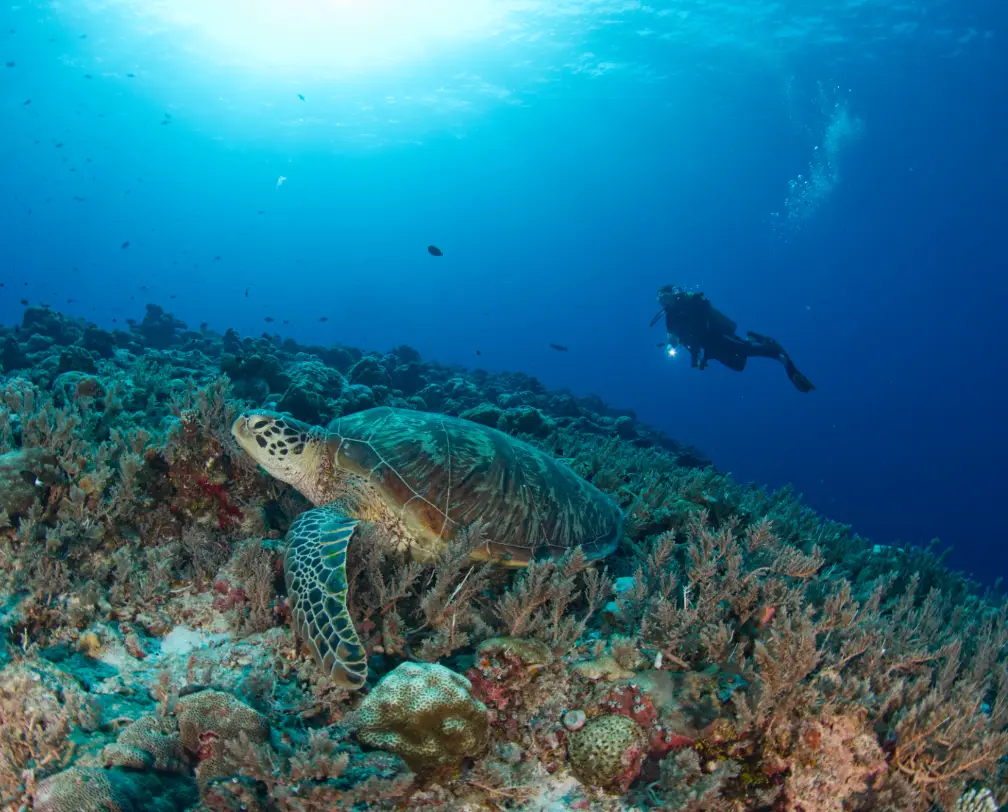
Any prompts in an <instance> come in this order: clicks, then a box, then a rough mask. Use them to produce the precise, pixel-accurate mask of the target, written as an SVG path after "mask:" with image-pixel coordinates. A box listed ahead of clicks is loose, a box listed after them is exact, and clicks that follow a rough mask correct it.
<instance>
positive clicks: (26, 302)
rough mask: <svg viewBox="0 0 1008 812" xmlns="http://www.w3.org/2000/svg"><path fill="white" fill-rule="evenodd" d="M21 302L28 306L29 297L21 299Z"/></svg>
mask: <svg viewBox="0 0 1008 812" xmlns="http://www.w3.org/2000/svg"><path fill="white" fill-rule="evenodd" d="M21 304H23V305H24V306H25V307H28V300H27V299H22V300H21Z"/></svg>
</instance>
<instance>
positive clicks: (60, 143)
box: [56, 141, 63, 149]
mask: <svg viewBox="0 0 1008 812" xmlns="http://www.w3.org/2000/svg"><path fill="white" fill-rule="evenodd" d="M62 146H63V142H62V141H60V142H59V143H58V144H57V145H56V149H59V148H60V147H62Z"/></svg>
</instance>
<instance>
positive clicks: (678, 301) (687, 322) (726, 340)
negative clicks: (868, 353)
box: [651, 285, 815, 392]
mask: <svg viewBox="0 0 1008 812" xmlns="http://www.w3.org/2000/svg"><path fill="white" fill-rule="evenodd" d="M658 302H659V303H660V304H661V306H662V310H661V312H660V313H659V314H658V315H657V316H655V318H654V320H652V322H651V324H652V325H654V324H655V323H657V321H658V319H660V318H661V317H662V315H664V316H665V330H666V332H667V334H668V344H669V346H670V347H673V348H674V347H677V346H679V345H680V344H681V345H682V346H684V347H685V348H686V349H688V350H689V352H690V357H691V359H692V364H693V366H694V367H695V368H697V369H703V368H704V367H706V366H707V364H708V362H709V361H711V360H714V361H720V362H721V363H722V364H724V365H725V366H726V367H728V368H729V369H733V370H735V371H736V372H741V371H742V370H743V369H745V365H746V361H747V360H748V359H750V358H753V357H759V358H775V359H777V360H778V361H780V362H781V363H782V364H783V365H784V369H785V370H786V371H787V376H788V379H789V380H790V381H791V383H793V384H794V385H795V388H796V389H797V390H798V391H799V392H810V391H812V390H813V389H815V387H814V386H813V385H812V382H811V381H810V380H809V379H808V378H806V377H805V376H804V375H802V373H801V372H799V371H798V367H796V366H795V365H794V362H793V361H792V360H791V356H789V355H788V354H787V352H786V351H785V350H784V348H783V347H782V346H781V345H780V344H778V343H777V342H776V341H774V339H772V338H769V337H768V336H763V335H760V334H759V333H753V332H748V333H746V338H740V337H739V336H737V335H735V330H736V328H737V326H738V325H736V324H735V322H734V321H732V320H731V319H730V318H728V317H727V316H726V315H725V314H724V313H722V312H721V311H720V310H718V309H717V308H715V307H714V305H712V304H711V302H710V300H709V299H708V298H707V297H706V296H704V295H703V294H702V293H700V292H687V291H684V290H682V289H681V288H678V287H675V286H674V285H666V286H664V287H662V288H659V289H658Z"/></svg>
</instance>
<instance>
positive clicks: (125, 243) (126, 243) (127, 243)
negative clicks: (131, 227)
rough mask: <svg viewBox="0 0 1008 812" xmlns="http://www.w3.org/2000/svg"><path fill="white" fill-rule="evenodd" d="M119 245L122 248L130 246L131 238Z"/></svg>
mask: <svg viewBox="0 0 1008 812" xmlns="http://www.w3.org/2000/svg"><path fill="white" fill-rule="evenodd" d="M119 247H120V248H129V240H126V242H124V243H123V244H122V245H120V246H119Z"/></svg>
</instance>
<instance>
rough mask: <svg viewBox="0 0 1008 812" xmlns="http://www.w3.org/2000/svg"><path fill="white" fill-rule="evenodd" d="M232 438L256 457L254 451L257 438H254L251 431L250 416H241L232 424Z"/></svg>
mask: <svg viewBox="0 0 1008 812" xmlns="http://www.w3.org/2000/svg"><path fill="white" fill-rule="evenodd" d="M231 436H232V437H234V438H235V440H236V441H237V442H238V445H240V446H241V447H242V449H243V450H244V451H245V452H246V453H248V454H251V455H252V457H255V456H256V454H255V452H254V451H253V449H254V448H255V438H254V437H253V436H252V432H251V430H250V429H249V424H248V415H244V414H243V415H241V416H240V417H239V418H238V419H237V420H235V422H234V423H232V424H231Z"/></svg>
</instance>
